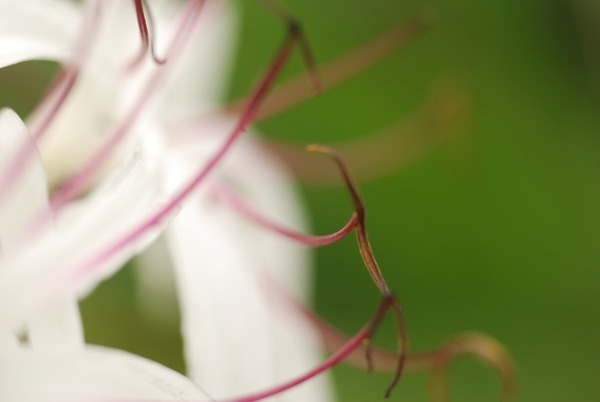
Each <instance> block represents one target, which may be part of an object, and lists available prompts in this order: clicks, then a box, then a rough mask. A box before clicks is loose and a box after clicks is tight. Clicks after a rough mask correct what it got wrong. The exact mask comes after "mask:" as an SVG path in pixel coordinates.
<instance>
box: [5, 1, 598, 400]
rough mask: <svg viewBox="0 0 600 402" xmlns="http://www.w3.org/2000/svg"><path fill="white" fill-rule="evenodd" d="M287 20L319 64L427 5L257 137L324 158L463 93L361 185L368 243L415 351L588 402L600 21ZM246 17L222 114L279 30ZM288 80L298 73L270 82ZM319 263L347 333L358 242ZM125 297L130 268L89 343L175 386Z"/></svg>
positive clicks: (305, 10) (358, 9) (388, 331)
mask: <svg viewBox="0 0 600 402" xmlns="http://www.w3.org/2000/svg"><path fill="white" fill-rule="evenodd" d="M285 4H286V6H287V7H288V8H289V9H290V10H291V12H292V13H293V14H294V15H295V16H297V17H298V18H299V20H300V21H301V22H302V24H303V27H304V29H305V31H306V32H307V34H308V37H309V39H310V42H311V43H312V45H313V47H314V51H315V54H316V56H317V59H318V60H319V61H323V62H324V61H328V60H332V59H334V58H336V57H338V56H340V55H342V54H343V53H344V52H346V51H349V50H351V49H353V48H355V47H356V46H358V45H360V44H361V43H364V42H365V41H368V40H369V39H371V38H374V37H376V36H377V35H378V34H381V33H383V32H385V31H386V30H388V29H390V28H392V27H394V26H396V25H398V24H400V23H402V21H404V20H406V19H408V18H409V17H410V16H412V15H414V14H415V13H417V12H419V10H422V9H423V8H424V7H425V8H428V9H430V10H434V11H435V13H436V14H437V16H438V23H437V25H436V26H435V27H434V28H433V29H432V30H431V31H430V32H428V33H427V34H426V35H424V36H423V37H422V38H420V39H418V40H417V41H415V43H413V44H411V45H410V46H408V47H407V48H406V49H404V50H402V51H400V52H398V53H397V54H395V55H394V56H392V57H391V58H390V59H388V60H387V61H385V62H383V63H381V64H380V65H378V66H377V67H375V68H373V69H372V70H370V71H369V72H367V73H365V74H363V75H361V76H360V77H357V78H356V79H353V80H351V81H350V82H348V83H346V84H344V85H342V86H341V87H339V88H336V89H334V90H332V91H330V92H327V93H325V94H322V95H320V96H319V97H317V98H315V99H313V100H311V101H309V102H307V103H304V104H301V105H299V106H298V107H296V108H294V109H293V110H291V111H288V112H285V113H282V114H280V115H278V116H276V117H273V118H271V119H269V120H267V121H264V122H262V123H261V124H259V129H260V131H261V132H263V133H264V134H265V135H266V136H268V137H271V138H277V139H286V140H289V141H294V142H297V143H300V144H304V143H309V142H320V143H326V144H327V143H334V142H336V141H339V140H341V139H351V138H358V137H362V136H367V135H369V134H372V133H374V132H377V131H379V130H381V129H382V128H385V127H387V126H389V125H390V124H392V123H393V122H395V121H397V120H398V119H400V118H402V117H403V116H408V115H410V113H411V111H413V110H415V109H416V108H418V107H419V106H420V105H422V104H424V103H425V102H427V100H428V99H429V98H430V96H431V93H432V91H434V90H436V88H437V89H439V88H445V87H448V86H450V87H454V88H456V87H458V88H460V90H461V92H463V93H464V94H466V96H467V97H468V99H469V102H468V105H469V110H468V112H469V113H468V115H469V116H470V117H469V119H468V122H467V123H466V124H465V125H464V127H463V129H462V130H460V132H458V133H455V135H454V137H453V138H452V139H451V141H450V142H449V143H448V144H446V145H445V146H442V147H440V148H439V149H438V150H435V151H433V152H431V153H429V154H428V155H427V156H426V157H424V158H422V159H421V160H419V161H418V162H416V163H414V164H412V165H411V166H409V167H408V168H405V169H402V170H401V171H397V172H393V173H391V174H389V175H386V176H385V177H381V178H379V179H377V180H372V181H369V182H365V183H361V190H362V193H363V195H364V198H365V201H366V203H367V206H368V210H369V217H368V227H369V232H370V235H371V241H372V243H373V247H374V249H375V252H376V254H377V257H378V260H379V262H380V264H381V266H382V268H383V270H384V274H385V276H386V277H387V280H388V282H389V284H390V287H391V288H392V289H393V290H394V291H395V292H396V294H397V295H398V297H399V299H400V301H401V303H402V304H403V306H404V308H405V310H406V320H407V324H408V329H409V334H410V343H411V348H412V350H415V351H418V350H424V349H430V348H434V347H436V346H437V345H439V344H440V343H441V342H443V341H444V340H447V339H449V338H451V337H452V336H453V335H456V334H459V333H460V332H462V331H467V330H477V331H481V332H486V333H489V334H491V335H493V336H495V337H497V338H498V339H499V340H500V341H501V342H502V343H503V344H504V345H505V346H506V347H507V348H508V349H509V350H510V351H511V353H512V354H513V355H514V358H515V360H516V362H517V365H518V370H519V382H520V385H519V388H520V392H519V400H521V401H528V402H535V401H544V402H545V401H550V400H557V401H569V400H572V401H597V400H600V386H599V385H598V382H597V378H596V377H597V375H598V373H600V351H599V350H600V349H599V348H598V347H597V342H598V339H600V324H599V322H598V321H597V320H598V313H599V312H600V297H599V296H598V289H599V285H600V271H599V270H598V264H599V263H600V186H599V184H600V155H599V151H600V139H599V137H598V129H599V128H600V113H599V106H600V97H599V90H600V49H599V47H598V43H600V29H598V27H599V26H600V7H599V6H598V3H597V2H594V1H593V0H589V1H586V0H573V1H568V0H556V1H552V2H548V1H543V0H530V1H517V0H507V1H502V2H490V1H488V2H483V1H477V0H453V1H450V0H430V1H418V0H407V1H402V2H398V1H391V0H374V1H370V2H367V1H356V0H344V1H342V0H322V1H319V2H306V1H305V2H293V1H290V0H288V1H285ZM240 5H241V8H242V10H243V13H242V15H243V18H242V29H241V32H240V43H239V46H240V47H239V53H238V55H237V60H236V65H235V74H234V77H233V80H232V83H231V86H230V91H229V95H228V99H237V98H239V97H240V96H243V95H244V94H246V93H247V92H248V90H249V88H251V84H252V83H253V82H255V80H256V78H257V77H258V75H259V73H260V72H261V71H262V70H263V69H264V67H265V66H266V65H267V64H268V62H269V60H270V59H271V58H272V56H273V54H274V52H275V51H276V49H277V46H278V44H279V43H280V42H281V41H282V39H283V37H284V35H285V29H284V26H283V24H281V23H280V21H278V20H277V19H276V18H274V17H273V16H272V15H270V14H269V13H268V12H265V10H264V9H262V8H260V7H259V6H258V5H257V4H256V3H254V2H250V1H243V2H242V1H240ZM27 68H30V69H31V68H37V67H27ZM302 71H303V66H302V62H301V59H300V57H296V58H295V59H294V60H293V62H292V63H291V65H290V66H289V68H287V69H286V73H285V74H284V75H285V77H291V76H294V75H297V74H300V73H301V72H302ZM1 74H2V75H0V82H1V83H2V91H3V92H4V94H3V96H2V100H3V103H4V102H6V104H8V105H10V106H12V107H15V108H16V109H18V110H19V109H20V110H21V111H23V113H25V112H26V111H27V110H28V109H27V99H29V98H31V97H33V96H39V94H38V93H32V94H30V95H28V94H29V92H28V91H30V88H38V87H39V86H37V85H34V84H35V81H31V80H28V81H27V82H23V81H22V80H21V81H19V86H18V87H17V86H16V85H15V82H14V81H13V80H11V79H10V78H9V79H7V75H6V74H7V73H6V72H2V73H1ZM28 74H29V73H28ZM9 91H10V92H9ZM32 91H35V90H32ZM7 94H9V96H10V103H8V102H9V101H8V100H6V101H5V99H7ZM28 97H29V98H28ZM423 135H427V133H423ZM332 168H333V167H332ZM303 191H304V195H305V197H306V199H307V203H308V210H309V211H310V212H309V214H310V217H311V221H312V222H313V228H314V231H315V232H316V233H325V232H329V231H331V230H333V229H335V228H337V227H338V226H340V225H341V224H342V223H343V222H345V220H346V219H347V217H348V216H349V214H350V213H351V205H350V203H349V201H348V199H347V194H346V192H345V190H344V189H343V188H341V187H331V188H315V187H309V186H305V187H304V188H303ZM316 254H317V257H318V258H317V262H318V264H317V268H316V272H315V277H316V291H315V293H316V309H317V311H318V312H319V313H321V314H323V315H324V316H325V317H326V318H327V319H328V320H330V321H331V322H332V323H334V324H335V325H337V326H339V327H341V328H342V329H344V330H345V331H347V332H353V331H356V330H357V329H358V328H359V327H360V326H361V325H362V324H363V323H364V322H365V321H366V320H367V319H368V318H369V317H370V314H371V313H372V311H373V309H374V307H375V305H376V304H377V301H378V295H377V292H376V291H375V287H374V285H373V284H372V283H371V282H370V280H369V278H368V275H367V273H366V271H365V269H364V267H363V265H362V263H361V260H360V257H359V254H358V252H357V249H356V246H355V243H354V240H353V239H346V240H345V241H344V242H342V243H340V244H337V245H334V246H330V247H327V248H323V249H319V250H318V251H317V252H316ZM132 282H133V281H132V272H131V270H130V269H127V270H124V271H123V272H122V273H120V274H119V275H118V276H117V277H116V278H113V279H112V280H111V281H109V282H108V283H106V284H104V285H103V286H102V287H101V288H100V289H99V291H97V292H96V293H95V294H94V295H93V296H92V297H91V298H90V299H89V300H87V301H86V302H84V303H83V312H84V318H85V324H86V331H87V333H88V339H89V340H90V341H92V342H98V343H104V344H110V345H115V346H118V347H123V348H127V349H129V350H133V351H136V352H138V353H141V354H144V355H147V356H150V357H152V358H155V359H158V360H160V361H162V362H164V363H165V364H167V365H169V366H171V367H174V368H177V369H183V366H182V364H183V363H182V361H181V357H180V354H179V352H178V350H179V348H180V340H179V339H178V335H177V333H176V328H175V329H174V328H165V329H164V330H162V331H161V330H156V328H153V329H152V330H150V328H149V327H147V326H146V324H144V322H143V321H142V320H141V318H140V317H139V312H137V311H136V310H135V305H134V304H133V296H132V294H131V290H132V288H133V284H132ZM107 306H108V307H107ZM388 324H389V323H388ZM392 334H393V328H392V326H391V325H388V326H385V327H384V328H383V329H382V330H381V331H380V332H379V333H378V338H377V339H378V341H379V342H380V343H381V344H382V345H386V346H390V347H391V346H393V336H392ZM334 374H335V378H336V380H337V384H338V387H337V388H338V394H339V399H340V400H341V401H344V402H354V401H372V400H379V398H380V397H382V395H383V392H384V390H385V387H386V385H387V381H388V380H389V378H388V377H387V376H385V375H370V376H367V375H366V374H365V373H363V372H361V371H359V370H355V369H352V368H347V367H340V368H339V369H336V370H335V372H334ZM452 379H453V395H454V396H455V400H458V401H463V402H468V401H478V402H479V401H494V400H496V398H497V395H498V384H497V381H496V379H495V378H494V375H493V373H492V372H490V371H488V370H487V368H485V367H480V366H479V365H477V364H475V363H474V362H472V361H471V360H469V359H464V360H461V361H460V362H458V363H457V364H456V365H455V366H454V369H453V371H452ZM392 400H394V401H414V402H418V401H424V400H426V376H424V375H411V376H407V377H405V378H404V379H403V380H402V382H401V384H400V386H399V387H398V389H397V390H396V391H395V394H394V395H393V397H392Z"/></svg>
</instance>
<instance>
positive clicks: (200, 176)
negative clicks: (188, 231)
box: [69, 38, 294, 280]
mask: <svg viewBox="0 0 600 402" xmlns="http://www.w3.org/2000/svg"><path fill="white" fill-rule="evenodd" d="M293 45H294V39H293V38H289V39H288V40H287V41H286V43H285V44H284V46H283V48H282V49H281V50H280V52H279V54H278V55H277V57H276V59H275V61H274V62H273V63H272V64H271V67H270V68H269V70H268V71H267V73H266V74H265V76H264V77H263V79H262V80H261V81H260V83H259V85H258V87H257V89H256V90H255V91H254V92H253V95H252V96H251V97H250V100H249V101H248V104H247V106H246V109H245V110H244V112H243V113H242V115H241V117H240V119H239V121H238V123H237V125H236V126H235V128H234V129H233V130H232V132H231V133H230V134H229V136H228V137H227V139H226V141H225V143H224V144H223V145H222V147H221V148H220V149H219V150H218V151H217V153H216V154H215V155H214V156H213V157H212V158H211V159H210V160H209V161H208V163H207V164H206V165H205V166H203V167H202V168H200V170H199V171H198V172H197V173H196V175H195V176H194V177H193V178H192V180H190V182H188V183H187V185H185V186H184V187H183V189H181V190H180V191H179V193H177V194H176V195H175V196H174V197H173V198H172V199H171V200H170V201H169V202H168V203H167V204H166V205H165V206H163V207H162V208H160V209H159V210H158V211H157V212H156V213H155V214H154V215H152V216H151V217H150V218H149V219H147V220H146V221H144V222H142V223H141V224H140V225H139V226H138V227H136V228H135V229H133V230H132V231H131V232H129V233H128V234H126V235H125V236H123V237H122V238H120V239H119V240H117V241H116V242H115V243H113V244H112V245H110V246H109V247H108V248H107V249H105V250H103V251H102V252H101V253H99V254H98V255H96V256H95V257H93V258H92V259H90V260H89V261H88V262H87V263H85V264H83V265H82V266H81V267H80V268H79V269H77V270H76V271H75V272H74V273H73V275H72V277H71V278H69V279H71V280H77V279H78V276H81V275H85V274H86V273H88V272H89V271H91V270H93V269H94V268H96V267H97V266H98V265H100V264H101V263H103V262H104V261H106V260H108V259H109V258H111V257H112V256H114V255H115V254H116V253H117V252H119V251H120V250H122V249H123V248H125V247H126V246H127V245H129V244H131V243H132V242H133V241H135V240H137V239H138V238H139V237H141V236H142V235H143V234H144V233H146V232H147V231H149V230H150V229H152V228H153V227H156V226H157V225H159V224H160V223H162V221H163V220H164V219H165V218H167V217H168V215H169V214H171V213H172V212H173V210H175V209H176V208H177V207H178V206H179V204H181V202H182V201H183V200H184V199H185V198H187V197H188V196H189V195H190V194H191V193H192V192H193V191H194V190H195V189H196V187H198V185H199V184H200V183H201V182H202V181H203V180H204V178H205V177H206V176H207V175H208V174H209V173H211V172H212V170H213V169H214V168H215V167H216V166H217V164H218V163H219V162H220V161H221V159H223V157H224V156H225V155H226V154H227V152H228V151H229V149H230V148H231V147H232V146H233V144H234V143H235V141H236V140H237V139H238V138H239V137H240V136H241V135H242V134H243V133H244V131H245V130H246V127H247V126H248V125H249V124H250V123H251V122H252V119H253V118H254V116H255V115H256V112H257V110H258V108H259V106H260V103H261V101H262V99H263V98H264V97H265V95H266V94H267V92H268V90H269V88H270V87H271V85H272V84H273V82H274V81H275V78H277V76H278V75H279V72H280V71H281V69H282V68H283V66H284V65H285V62H286V61H287V59H288V58H289V56H290V53H291V50H292V48H293Z"/></svg>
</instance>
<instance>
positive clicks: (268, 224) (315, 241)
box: [214, 186, 358, 247]
mask: <svg viewBox="0 0 600 402" xmlns="http://www.w3.org/2000/svg"><path fill="white" fill-rule="evenodd" d="M214 192H215V195H216V196H217V197H218V199H219V200H221V201H223V202H225V203H226V204H228V205H229V206H230V207H231V208H233V209H234V210H236V211H237V212H239V213H241V214H243V215H244V216H246V217H247V218H248V219H250V220H251V221H253V222H254V223H256V224H258V225H260V226H262V227H263V228H265V229H267V230H270V231H273V232H275V233H278V234H280V235H282V236H283V237H286V238H288V239H290V240H293V241H295V242H298V243H300V244H303V245H305V246H309V247H322V246H327V245H330V244H333V243H336V242H338V241H340V240H342V239H343V238H345V237H346V236H347V235H349V234H350V233H351V232H352V230H353V229H354V227H355V226H356V223H357V221H358V218H357V215H356V214H352V216H351V217H350V219H349V220H348V222H347V223H346V224H345V225H344V227H342V228H341V229H340V230H338V231H337V232H335V233H332V234H328V235H322V236H314V235H307V234H303V233H299V232H296V231H294V230H290V229H288V228H285V227H283V226H281V225H280V224H278V223H276V222H273V221H272V220H270V219H269V218H267V217H265V216H264V215H262V214H261V213H260V212H258V211H257V210H255V209H254V208H252V207H251V206H250V205H249V204H248V203H246V202H245V201H244V200H242V199H241V198H240V197H238V196H237V195H236V194H235V193H234V192H233V191H232V190H230V189H228V188H226V187H224V186H219V187H215V189H214Z"/></svg>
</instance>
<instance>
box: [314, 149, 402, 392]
mask: <svg viewBox="0 0 600 402" xmlns="http://www.w3.org/2000/svg"><path fill="white" fill-rule="evenodd" d="M306 149H307V150H308V151H309V152H314V153H319V154H324V155H327V156H329V157H330V158H331V159H332V160H333V161H334V162H335V163H336V164H337V166H338V168H339V170H340V173H341V174H342V177H343V179H344V182H345V184H346V187H347V189H348V192H349V193H350V198H351V199H352V203H353V204H354V210H355V212H356V215H357V224H356V227H355V229H356V239H357V242H358V249H359V251H360V254H361V257H362V260H363V262H364V263H365V266H366V267H367V270H368V271H369V274H370V275H371V278H372V279H373V281H374V282H375V285H377V288H379V291H380V292H381V294H382V295H383V296H384V297H390V298H391V300H392V301H393V302H392V311H393V312H394V318H395V321H396V329H397V331H398V348H399V351H400V352H399V354H398V361H397V366H396V372H395V374H394V377H393V378H392V381H391V383H390V385H389V387H388V389H387V391H386V394H385V396H386V397H389V396H390V395H391V392H392V390H393V389H394V387H395V386H396V384H397V383H398V381H399V380H400V376H401V375H402V370H403V368H404V362H405V360H406V352H407V346H408V345H407V334H406V327H405V325H404V313H403V311H402V307H401V306H400V304H399V303H398V302H397V301H396V299H395V298H394V297H393V296H392V293H391V291H390V289H389V287H388V285H387V283H386V281H385V279H384V278H383V274H382V273H381V269H380V268H379V265H378V264H377V260H376V259H375V255H374V254H373V249H372V247H371V243H370V242H369V237H368V236H367V230H366V226H365V220H366V211H365V207H364V203H363V201H362V199H361V197H360V194H359V193H358V188H357V187H356V184H354V180H353V179H352V176H351V175H350V171H349V169H348V167H347V166H346V163H345V162H344V159H343V158H342V156H341V155H340V154H339V153H338V152H337V151H335V150H334V149H332V148H328V147H326V146H323V145H316V144H313V145H309V146H308V147H307V148H306ZM366 352H367V361H368V364H369V367H372V361H371V353H370V347H369V346H367V350H366Z"/></svg>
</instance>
